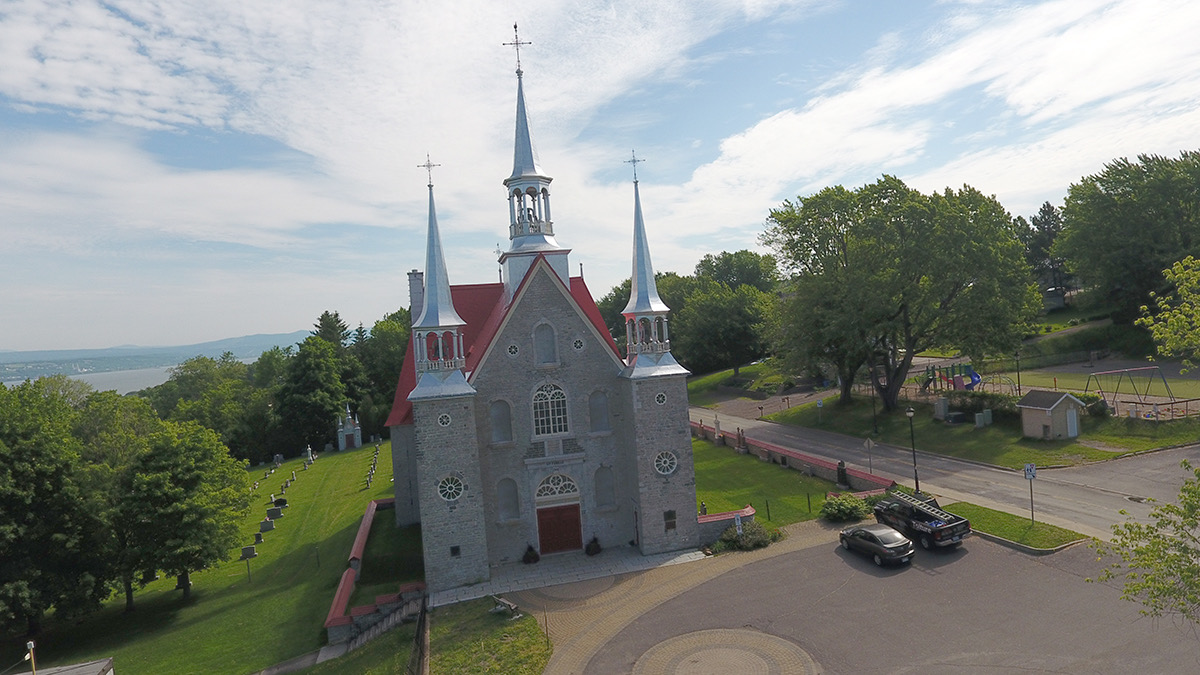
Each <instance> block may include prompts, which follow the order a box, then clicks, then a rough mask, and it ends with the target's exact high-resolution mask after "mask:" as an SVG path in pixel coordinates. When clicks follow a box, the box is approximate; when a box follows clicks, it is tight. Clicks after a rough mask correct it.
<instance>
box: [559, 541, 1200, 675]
mask: <svg viewBox="0 0 1200 675" xmlns="http://www.w3.org/2000/svg"><path fill="white" fill-rule="evenodd" d="M685 567H687V566H685ZM1098 567H1099V564H1098V563H1097V562H1096V559H1095V554H1094V553H1093V552H1091V551H1090V550H1089V549H1087V548H1086V547H1082V546H1075V547H1073V548H1071V549H1068V550H1066V551H1063V552H1060V553H1057V554H1055V555H1052V556H1042V557H1037V556H1028V555H1025V554H1021V553H1018V552H1015V551H1012V550H1009V549H1006V548H1003V547H1001V546H999V545H997V544H993V543H991V542H987V541H984V540H982V539H973V540H971V541H970V542H969V543H968V544H967V545H966V546H964V547H962V548H960V549H956V550H953V551H936V552H925V551H918V554H917V558H916V559H915V560H914V561H913V563H912V565H911V566H902V567H899V568H888V569H878V568H876V567H875V566H874V565H872V564H871V563H870V562H869V561H868V560H867V559H866V558H865V557H862V556H858V555H856V554H852V553H849V552H846V551H843V550H841V549H840V548H838V547H837V542H836V535H835V534H833V533H831V536H830V537H829V538H828V539H826V541H825V542H824V543H819V544H816V545H813V546H809V547H807V548H804V549H802V550H797V551H793V552H789V553H786V554H784V555H779V556H775V557H770V558H765V559H762V560H758V561H756V562H751V563H749V564H747V565H744V566H741V567H739V568H737V569H734V570H731V571H729V572H727V573H725V574H723V575H720V576H718V577H716V578H714V579H711V580H708V581H707V582H705V583H704V584H702V585H698V586H695V587H693V588H690V589H688V590H685V591H683V592H681V593H679V594H677V595H675V597H673V598H672V599H670V600H668V601H666V602H663V603H661V604H659V605H657V606H655V607H653V608H648V611H646V612H645V613H643V614H641V615H640V616H638V617H637V618H636V619H635V620H633V621H631V622H629V623H628V624H627V625H625V626H624V627H623V628H621V629H620V630H619V631H618V632H617V633H616V634H615V635H613V637H612V638H611V639H609V640H608V641H606V642H605V644H604V646H603V647H602V648H600V649H599V650H597V651H596V653H595V655H594V656H593V657H592V658H591V659H590V660H589V661H588V662H587V665H586V666H585V667H583V668H580V669H578V670H575V669H572V668H569V667H568V668H563V669H559V670H555V669H548V670H547V672H548V673H550V672H554V673H565V672H576V673H578V672H582V673H586V674H596V675H601V674H607V673H629V672H634V673H637V672H647V673H649V672H656V673H687V672H693V673H694V672H797V673H800V672H825V673H867V674H871V673H880V674H882V673H935V674H936V673H948V674H949V673H955V674H957V673H964V672H975V673H981V672H986V673H1030V672H1036V673H1080V674H1085V673H1086V674H1089V675H1091V674H1096V673H1188V672H1192V673H1194V672H1200V649H1197V644H1200V643H1197V638H1196V634H1195V632H1194V630H1193V629H1192V628H1187V627H1179V626H1175V625H1173V624H1172V623H1171V622H1170V621H1166V620H1163V621H1152V620H1149V619H1145V618H1143V617H1141V616H1140V615H1139V613H1138V609H1139V608H1138V605H1136V604H1134V603H1131V602H1127V601H1124V600H1121V599H1120V598H1119V595H1120V594H1119V592H1118V590H1117V589H1115V588H1113V587H1111V586H1107V585H1104V584H1097V583H1087V582H1086V581H1085V579H1086V578H1088V577H1089V576H1093V575H1094V574H1095V572H1096V570H1097V569H1098ZM719 631H725V632H732V633H736V634H739V635H741V636H743V639H744V638H745V637H748V636H752V635H755V634H758V635H766V636H777V637H779V638H783V639H784V640H786V641H787V642H789V643H791V644H792V645H795V647H797V648H798V649H800V650H803V652H805V653H807V655H809V656H810V657H811V658H812V660H813V661H815V662H816V664H818V670H815V671H814V670H813V669H808V670H805V669H803V668H799V667H795V666H793V667H790V668H788V667H778V666H777V667H776V668H775V669H774V670H771V669H770V668H769V666H770V664H772V663H773V662H776V661H779V660H782V659H783V658H787V657H788V656H789V652H788V651H787V650H783V649H777V648H772V646H771V645H763V646H758V645H756V644H751V643H750V642H749V641H745V642H743V643H742V644H740V645H739V644H736V643H735V644H731V645H728V646H726V645H721V644H714V641H713V638H711V637H710V636H714V635H715V636H720V635H721V633H720V632H719ZM785 645H786V643H785ZM664 647H666V648H669V650H670V651H672V652H673V653H672V654H671V655H672V656H674V659H673V660H671V661H670V662H668V663H666V664H664V666H659V667H658V668H655V669H650V668H646V669H641V668H639V666H641V665H642V664H644V663H645V662H646V661H647V660H648V659H649V658H650V657H651V656H653V655H654V653H655V650H658V651H662V650H663V649H664ZM557 655H558V654H557V647H556V656H557ZM714 662H717V663H722V664H723V665H724V666H726V668H725V669H724V670H717V669H715V668H713V667H712V666H714V665H715V663H714ZM563 665H566V664H565V663H564V664H563ZM706 666H708V669H705V667H706ZM763 666H768V667H766V668H764V667H763ZM731 667H737V669H736V670H732V669H729V668H731Z"/></svg>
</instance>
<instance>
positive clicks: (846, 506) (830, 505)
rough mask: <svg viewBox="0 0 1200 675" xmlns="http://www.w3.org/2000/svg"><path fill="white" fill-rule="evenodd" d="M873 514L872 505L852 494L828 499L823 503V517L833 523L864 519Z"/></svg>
mask: <svg viewBox="0 0 1200 675" xmlns="http://www.w3.org/2000/svg"><path fill="white" fill-rule="evenodd" d="M870 514H871V506H870V505H869V504H867V503H866V502H865V501H863V500H862V499H860V498H858V497H855V496H854V495H850V494H843V495H838V496H836V497H831V498H830V499H826V500H825V503H824V504H822V505H821V517H822V518H824V519H825V520H828V521H830V522H833V523H845V522H850V521H855V520H862V519H863V518H866V517H867V516H869V515H870Z"/></svg>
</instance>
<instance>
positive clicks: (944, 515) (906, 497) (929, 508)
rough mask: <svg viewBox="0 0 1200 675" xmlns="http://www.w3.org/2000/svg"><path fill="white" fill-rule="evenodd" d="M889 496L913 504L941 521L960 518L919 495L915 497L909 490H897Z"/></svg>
mask: <svg viewBox="0 0 1200 675" xmlns="http://www.w3.org/2000/svg"><path fill="white" fill-rule="evenodd" d="M888 496H889V497H894V498H895V499H899V500H900V501H902V502H905V503H908V504H912V505H913V506H915V507H916V508H918V509H920V510H921V511H923V512H925V513H927V514H929V515H931V516H933V517H935V518H937V519H938V520H941V521H944V522H947V523H949V522H952V521H954V520H955V519H956V518H958V516H955V515H954V514H952V513H949V512H947V511H943V510H941V509H939V508H938V507H936V506H933V505H932V504H929V503H927V502H925V501H923V500H921V499H920V498H918V497H914V496H912V495H910V494H908V493H907V492H900V491H899V490H897V491H895V492H893V493H891V494H889V495H888Z"/></svg>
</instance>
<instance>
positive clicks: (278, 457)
mask: <svg viewBox="0 0 1200 675" xmlns="http://www.w3.org/2000/svg"><path fill="white" fill-rule="evenodd" d="M275 464H277V465H278V464H283V455H281V454H279V453H278V452H277V453H275Z"/></svg>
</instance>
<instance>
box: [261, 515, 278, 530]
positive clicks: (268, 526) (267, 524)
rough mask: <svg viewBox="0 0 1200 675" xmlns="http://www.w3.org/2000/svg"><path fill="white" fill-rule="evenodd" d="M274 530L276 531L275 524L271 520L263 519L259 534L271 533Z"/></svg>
mask: <svg viewBox="0 0 1200 675" xmlns="http://www.w3.org/2000/svg"><path fill="white" fill-rule="evenodd" d="M273 529H275V523H274V521H272V520H271V519H270V518H263V519H262V522H261V523H259V524H258V531H259V532H270V531H271V530H273Z"/></svg>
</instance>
